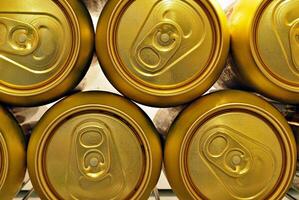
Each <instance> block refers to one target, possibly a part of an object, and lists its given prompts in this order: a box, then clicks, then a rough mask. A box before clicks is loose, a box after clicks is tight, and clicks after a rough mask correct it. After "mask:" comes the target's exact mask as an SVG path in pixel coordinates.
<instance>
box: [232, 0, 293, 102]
mask: <svg viewBox="0 0 299 200" xmlns="http://www.w3.org/2000/svg"><path fill="white" fill-rule="evenodd" d="M298 9H299V1H298V0H292V1H284V0H274V1H272V0H266V1H261V0H258V1H254V2H252V1H249V0H244V1H239V4H238V5H237V6H236V8H235V10H234V12H233V14H232V17H231V19H232V41H233V42H232V43H233V44H232V48H233V54H234V57H235V59H236V62H237V65H238V67H239V71H240V74H241V75H243V76H245V79H246V80H247V82H248V83H249V84H250V85H252V86H253V87H254V88H256V89H257V90H258V91H259V92H261V93H263V94H265V95H267V96H269V97H271V98H274V99H277V100H280V101H283V102H290V103H299V57H298V55H299V12H298Z"/></svg>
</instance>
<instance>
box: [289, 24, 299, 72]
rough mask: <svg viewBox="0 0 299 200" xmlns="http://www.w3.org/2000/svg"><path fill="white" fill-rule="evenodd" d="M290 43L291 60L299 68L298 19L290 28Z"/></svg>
mask: <svg viewBox="0 0 299 200" xmlns="http://www.w3.org/2000/svg"><path fill="white" fill-rule="evenodd" d="M290 44H291V51H292V60H293V62H294V65H295V67H296V68H297V70H299V21H298V20H297V22H295V23H294V24H293V26H292V28H291V30H290Z"/></svg>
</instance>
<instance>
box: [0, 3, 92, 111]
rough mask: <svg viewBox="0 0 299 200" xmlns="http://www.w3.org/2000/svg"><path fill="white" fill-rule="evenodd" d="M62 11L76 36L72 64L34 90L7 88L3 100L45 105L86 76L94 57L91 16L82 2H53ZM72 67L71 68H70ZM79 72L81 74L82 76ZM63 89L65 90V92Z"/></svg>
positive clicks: (69, 58) (5, 87) (69, 59)
mask: <svg viewBox="0 0 299 200" xmlns="http://www.w3.org/2000/svg"><path fill="white" fill-rule="evenodd" d="M49 1H53V2H54V3H55V4H57V6H58V7H59V8H60V9H62V11H63V13H64V14H65V17H66V19H67V20H68V22H69V24H70V27H71V30H72V36H73V40H72V42H73V45H72V50H71V52H72V54H71V55H69V56H68V61H67V62H66V64H65V65H64V66H63V67H62V69H60V70H59V71H58V72H57V73H55V75H54V76H51V77H50V79H47V80H46V81H44V82H42V83H40V84H38V85H39V86H38V87H36V86H32V87H30V88H29V87H17V88H15V87H16V86H13V85H10V86H3V87H1V92H0V100H1V101H2V102H4V103H6V104H10V105H15V106H36V105H42V104H45V103H48V102H51V101H55V100H57V99H59V98H61V97H62V96H63V95H64V94H65V93H66V92H68V90H71V89H73V88H74V87H75V86H76V85H77V84H78V83H79V82H80V81H81V79H82V78H83V77H84V75H85V74H86V72H87V70H88V67H89V65H90V63H91V60H92V57H93V49H94V31H93V30H94V29H93V25H92V21H91V17H90V14H89V13H88V11H87V9H86V8H85V6H84V4H83V3H82V2H81V1H78V0H58V1H54V0H49ZM70 66H71V67H70ZM78 71H79V72H80V73H78ZM59 88H65V89H63V90H61V89H59Z"/></svg>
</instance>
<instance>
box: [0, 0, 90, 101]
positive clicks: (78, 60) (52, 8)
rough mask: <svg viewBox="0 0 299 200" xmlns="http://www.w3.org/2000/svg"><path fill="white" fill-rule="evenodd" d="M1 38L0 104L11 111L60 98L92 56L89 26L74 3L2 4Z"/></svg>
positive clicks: (85, 13) (20, 1) (30, 1)
mask: <svg viewBox="0 0 299 200" xmlns="http://www.w3.org/2000/svg"><path fill="white" fill-rule="evenodd" d="M26 5H30V6H26ZM0 33H1V34H0V35H1V36H0V52H1V55H0V71H1V73H0V101H1V102H4V103H7V104H11V105H19V106H32V105H39V104H43V103H47V102H50V101H54V100H56V99H58V98H59V97H61V96H63V95H64V94H65V93H66V92H67V91H68V90H70V89H72V88H73V87H75V86H76V85H77V84H78V83H79V81H80V80H81V78H83V76H84V74H85V72H86V71H87V68H88V66H89V62H90V60H91V58H92V55H93V45H94V44H93V43H94V34H93V26H92V23H91V19H90V16H89V14H88V11H87V10H86V9H85V7H84V5H83V3H82V2H80V1H78V0H75V1H70V0H60V1H52V0H44V1H42V2H41V1H38V2H36V1H34V0H26V1H24V0H15V1H14V2H13V3H12V2H5V1H1V2H0Z"/></svg>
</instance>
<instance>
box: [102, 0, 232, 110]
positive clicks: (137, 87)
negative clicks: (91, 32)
mask: <svg viewBox="0 0 299 200" xmlns="http://www.w3.org/2000/svg"><path fill="white" fill-rule="evenodd" d="M96 49H97V55H98V58H99V61H100V63H101V66H102V68H103V70H104V73H105V74H106V75H107V77H108V79H109V80H110V81H111V82H112V84H113V85H114V86H115V87H116V88H117V89H118V90H119V91H120V92H122V93H123V94H125V95H126V96H128V97H129V98H131V99H133V100H135V101H137V102H139V103H143V104H147V105H154V106H161V107H163V106H170V105H178V104H183V103H186V102H189V101H191V100H193V99H195V98H197V97H198V96H200V95H201V94H203V93H204V92H205V91H207V90H208V89H209V88H210V87H211V86H212V84H213V83H214V82H215V81H216V80H217V79H218V77H219V76H220V74H221V71H222V69H223V67H224V65H225V59H226V57H227V54H228V49H229V31H228V27H227V22H226V18H225V15H224V12H223V11H222V9H221V7H220V6H219V5H218V4H217V2H216V1H208V0H203V1H194V0H186V1H180V0H173V1H155V0H149V1H146V3H145V2H144V1H143V0H136V1H132V0H124V1H120V0H110V1H108V3H107V4H106V6H105V8H104V10H103V12H102V15H101V17H100V20H99V23H98V28H97V34H96Z"/></svg>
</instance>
